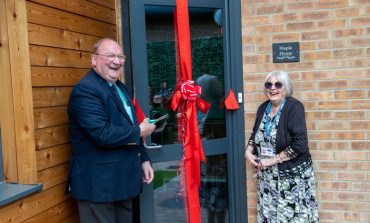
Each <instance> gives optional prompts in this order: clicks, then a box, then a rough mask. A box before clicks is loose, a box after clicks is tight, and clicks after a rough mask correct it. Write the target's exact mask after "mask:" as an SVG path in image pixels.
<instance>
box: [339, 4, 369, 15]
mask: <svg viewBox="0 0 370 223" xmlns="http://www.w3.org/2000/svg"><path fill="white" fill-rule="evenodd" d="M334 12H335V15H334V16H335V17H337V18H340V17H358V16H361V15H364V14H365V12H364V7H363V6H361V7H351V8H342V9H335V11H334Z"/></svg>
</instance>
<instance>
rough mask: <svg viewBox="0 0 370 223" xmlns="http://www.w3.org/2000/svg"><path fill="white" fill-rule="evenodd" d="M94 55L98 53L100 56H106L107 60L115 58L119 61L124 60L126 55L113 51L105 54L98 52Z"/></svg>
mask: <svg viewBox="0 0 370 223" xmlns="http://www.w3.org/2000/svg"><path fill="white" fill-rule="evenodd" d="M94 54H95V55H100V56H104V57H105V58H107V60H109V61H114V60H115V59H116V58H117V59H118V60H119V61H122V62H123V61H125V60H126V56H125V55H123V54H113V53H107V54H99V53H94Z"/></svg>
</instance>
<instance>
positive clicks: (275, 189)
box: [254, 112, 319, 223]
mask: <svg viewBox="0 0 370 223" xmlns="http://www.w3.org/2000/svg"><path fill="white" fill-rule="evenodd" d="M280 114H281V113H278V114H277V117H276V121H275V122H272V121H271V120H270V122H269V123H271V126H270V128H269V129H271V132H270V134H269V135H270V138H269V139H270V140H269V141H270V142H266V140H265V137H264V131H265V130H264V128H265V123H266V112H265V113H264V117H263V118H262V121H261V123H260V125H259V127H258V130H257V132H256V135H255V138H254V142H255V145H256V149H257V156H260V154H261V147H265V146H268V145H267V144H268V143H269V144H271V145H272V146H273V147H274V148H275V147H276V143H275V139H276V132H277V126H278V124H279V119H280ZM274 153H275V154H276V151H274ZM257 179H258V184H257V211H258V216H257V222H258V223H285V222H286V223H288V222H289V223H290V222H291V223H293V222H294V223H313V222H315V223H316V222H319V216H318V210H317V203H316V200H315V196H316V195H315V180H314V174H313V168H312V161H311V160H309V161H306V162H304V163H302V164H301V165H299V166H297V167H295V168H294V169H291V170H284V171H279V169H278V166H277V165H273V166H272V167H270V168H267V169H266V170H262V171H259V172H258V175H257Z"/></svg>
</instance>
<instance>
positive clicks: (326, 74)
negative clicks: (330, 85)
mask: <svg viewBox="0 0 370 223" xmlns="http://www.w3.org/2000/svg"><path fill="white" fill-rule="evenodd" d="M332 77H333V72H332V71H329V70H328V71H304V72H302V80H325V79H332Z"/></svg>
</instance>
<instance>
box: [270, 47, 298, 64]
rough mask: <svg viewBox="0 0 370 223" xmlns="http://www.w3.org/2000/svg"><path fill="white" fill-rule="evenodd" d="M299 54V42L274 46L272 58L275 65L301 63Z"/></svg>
mask: <svg viewBox="0 0 370 223" xmlns="http://www.w3.org/2000/svg"><path fill="white" fill-rule="evenodd" d="M299 52H300V51H299V42H291V43H273V44H272V58H273V62H274V63H291V62H299V61H300V57H299Z"/></svg>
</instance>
